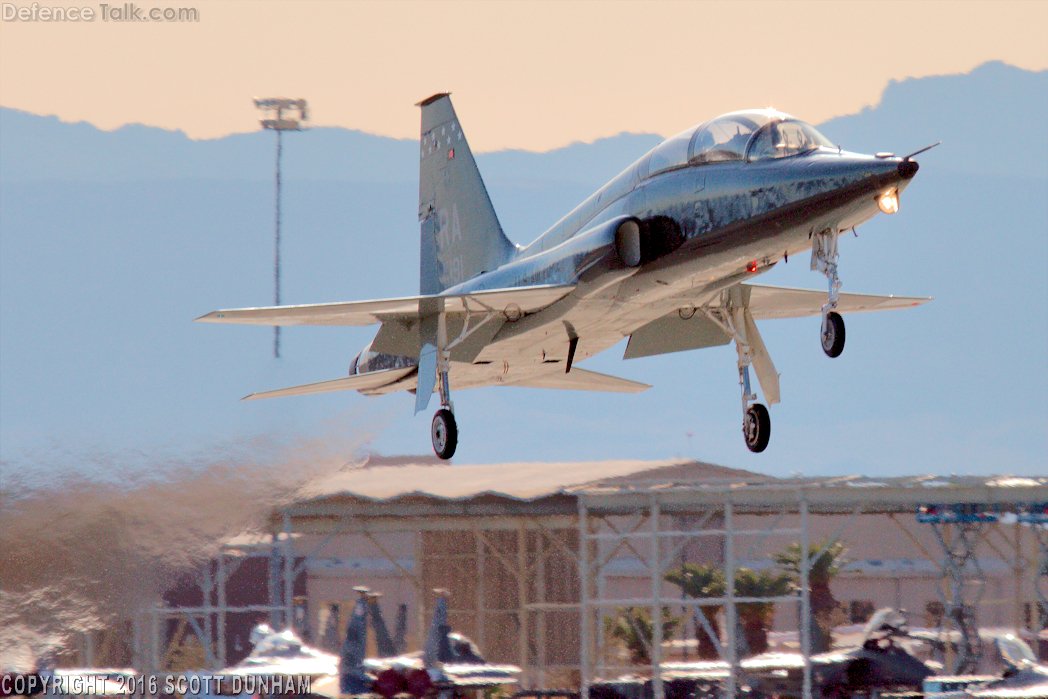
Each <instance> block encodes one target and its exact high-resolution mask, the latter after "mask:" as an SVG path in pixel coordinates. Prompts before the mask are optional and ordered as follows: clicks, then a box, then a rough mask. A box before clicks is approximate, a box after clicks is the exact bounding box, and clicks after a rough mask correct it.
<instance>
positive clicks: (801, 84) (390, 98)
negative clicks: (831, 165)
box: [0, 0, 1048, 150]
mask: <svg viewBox="0 0 1048 699" xmlns="http://www.w3.org/2000/svg"><path fill="white" fill-rule="evenodd" d="M33 4H35V3H31V2H27V0H14V1H13V2H10V3H7V2H6V0H5V5H4V7H5V8H8V6H9V5H13V6H14V7H15V8H32V5H33ZM62 5H64V6H71V5H76V6H79V7H90V8H92V9H93V10H94V13H95V17H94V21H92V22H83V21H80V22H70V21H66V22H41V21H36V22H32V21H29V22H26V21H17V20H16V21H3V22H0V104H3V105H4V106H7V107H15V108H18V109H23V110H27V111H30V112H34V113H38V114H55V115H57V116H59V117H60V118H61V119H63V120H65V121H80V120H86V121H89V122H91V123H93V124H95V125H97V126H99V127H102V128H105V129H112V128H116V127H119V126H121V125H122V124H125V123H129V122H130V123H134V122H141V123H145V124H150V125H155V126H162V127H165V128H169V129H182V130H184V131H185V132H186V133H188V134H189V135H190V136H191V137H193V138H212V137H217V136H222V135H225V134H228V133H232V132H243V131H250V130H253V129H255V128H258V123H257V118H258V113H257V111H256V110H255V109H254V107H253V105H252V103H251V97H253V96H261V97H269V96H286V97H292V98H298V97H304V98H306V99H307V100H309V104H310V106H311V108H312V117H313V123H314V124H316V125H324V126H328V125H337V126H345V127H349V128H355V129H361V130H364V131H368V132H371V133H377V134H383V135H389V136H396V137H402V138H417V137H418V129H419V116H418V111H417V110H416V109H415V108H414V107H413V106H412V105H413V104H414V103H415V102H418V101H419V100H421V99H423V98H425V97H427V96H429V95H430V94H432V93H434V92H438V91H445V90H448V91H452V92H453V93H454V94H455V104H456V107H457V109H458V111H459V114H460V116H462V118H463V120H464V122H465V124H466V127H467V130H468V133H469V135H470V140H471V143H472V145H473V147H474V149H476V150H498V149H502V148H524V149H530V150H548V149H550V148H555V147H558V146H562V145H565V144H568V143H570V142H572V141H592V140H593V139H596V138H600V137H602V136H610V135H614V134H617V133H620V132H623V131H634V132H655V133H661V134H664V135H669V134H672V133H675V132H677V131H680V130H683V129H685V128H687V127H688V126H690V125H692V124H695V123H697V122H700V121H703V120H705V119H707V118H709V117H711V116H714V115H716V114H719V113H722V112H726V111H731V110H735V109H742V108H748V107H763V106H774V107H776V108H778V109H781V110H783V111H787V112H790V113H793V114H795V115H797V116H799V117H801V118H803V119H806V120H808V121H811V122H814V123H818V122H821V121H823V120H825V119H828V118H830V117H833V116H837V115H841V114H848V113H853V112H855V111H857V110H859V109H861V108H862V107H863V106H864V105H867V104H871V103H872V102H874V101H875V100H877V99H878V97H879V95H880V93H881V91H882V90H883V88H884V86H885V85H886V84H887V82H888V81H889V80H892V79H896V80H901V79H904V78H907V77H920V76H926V75H939V74H948V73H963V72H967V71H969V70H970V69H972V68H974V67H975V66H977V65H979V64H980V63H983V62H985V61H987V60H1003V61H1005V62H1007V63H1010V64H1013V65H1016V66H1019V67H1022V68H1026V69H1030V70H1042V69H1046V68H1048V49H1046V48H1045V43H1044V29H1045V27H1046V26H1048V2H1045V1H1044V0H1033V1H1022V0H996V1H994V2H981V1H976V2H964V1H942V2H940V1H937V0H907V1H900V2H896V1H892V0H886V1H881V2H862V1H859V0H847V1H844V2H830V1H823V2H794V1H788V0H778V1H772V2H759V1H750V2H740V1H736V2H728V1H726V0H724V1H719V2H652V1H647V2H628V1H625V0H623V1H608V0H606V1H602V2H587V1H575V2H553V1H548V2H481V1H479V0H476V1H472V2H448V3H444V2H436V1H427V2H408V1H391V2H348V1H347V2H343V1H339V0H323V1H299V2H290V1H288V0H269V1H263V2H247V1H244V0H170V2H165V1H163V0H162V1H161V2H154V1H153V0H146V1H145V2H141V3H138V4H137V7H139V8H141V10H142V14H143V16H145V15H146V14H147V13H148V12H149V10H150V9H152V8H158V9H161V10H162V9H165V8H195V9H196V10H197V11H198V13H199V20H198V21H196V22H170V23H168V22H115V21H102V19H101V18H100V17H99V15H100V13H101V8H102V5H101V4H99V3H95V4H90V3H88V2H87V1H86V0H81V1H79V2H76V3H59V2H51V1H50V0H43V2H42V3H40V5H39V7H58V6H62ZM115 6H116V7H121V8H122V7H123V3H122V2H118V3H116V4H115ZM110 7H111V8H112V7H114V5H110ZM4 12H5V17H4V19H5V20H7V14H8V13H9V12H10V9H5V10H4Z"/></svg>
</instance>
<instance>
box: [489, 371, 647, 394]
mask: <svg viewBox="0 0 1048 699" xmlns="http://www.w3.org/2000/svg"><path fill="white" fill-rule="evenodd" d="M504 385H506V386H522V387H525V388H566V389H571V390H576V391H608V392H612V393H640V392H641V391H645V390H647V389H649V388H651V386H649V385H648V384H646V383H639V382H637V381H630V380H629V379H620V378H619V377H617V376H609V375H607V374H600V373H597V372H596V371H587V370H585V369H579V368H578V367H573V368H572V369H571V371H570V372H568V373H567V374H565V373H564V372H562V371H556V372H553V373H549V374H544V375H542V376H533V377H528V378H526V379H521V380H520V381H507V382H506V383H505V384H504Z"/></svg>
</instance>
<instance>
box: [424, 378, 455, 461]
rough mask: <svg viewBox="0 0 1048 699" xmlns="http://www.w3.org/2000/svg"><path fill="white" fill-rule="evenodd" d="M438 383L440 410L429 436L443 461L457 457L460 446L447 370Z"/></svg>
mask: <svg viewBox="0 0 1048 699" xmlns="http://www.w3.org/2000/svg"><path fill="white" fill-rule="evenodd" d="M438 381H439V383H440V410H438V411H437V413H436V415H434V416H433V422H432V423H431V425H430V430H429V434H430V438H431V439H432V440H433V451H434V452H435V453H436V455H437V456H438V457H439V458H441V459H450V458H451V457H452V456H454V455H455V448H456V447H457V446H458V425H457V424H456V422H455V407H454V406H453V405H452V404H451V389H450V387H449V385H448V372H447V370H446V369H444V370H442V371H441V372H440V374H439V379H438Z"/></svg>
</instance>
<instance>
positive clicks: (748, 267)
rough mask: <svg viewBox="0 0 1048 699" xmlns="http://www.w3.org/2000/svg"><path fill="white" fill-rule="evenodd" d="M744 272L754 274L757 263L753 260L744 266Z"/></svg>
mask: <svg viewBox="0 0 1048 699" xmlns="http://www.w3.org/2000/svg"><path fill="white" fill-rule="evenodd" d="M746 271H747V272H749V273H750V274H753V273H754V272H756V271H757V261H756V260H753V261H752V262H750V263H749V264H748V265H746Z"/></svg>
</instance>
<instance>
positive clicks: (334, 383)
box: [240, 367, 415, 400]
mask: <svg viewBox="0 0 1048 699" xmlns="http://www.w3.org/2000/svg"><path fill="white" fill-rule="evenodd" d="M413 371H415V367H403V368H400V369H383V370H382V371H370V372H368V373H366V374H356V375H354V376H347V377H346V378H344V379H333V380H331V381H320V382H318V383H307V384H305V385H302V386H292V387H290V388H278V389H277V390H275V391H263V392H262V393H252V394H251V395H250V396H245V397H243V398H241V399H240V400H256V399H258V398H281V397H284V396H308V395H310V394H312V393H330V392H332V391H360V390H364V389H369V388H379V387H380V386H387V385H389V384H391V383H393V382H395V381H399V380H400V379H402V378H404V377H405V376H407V375H408V374H410V373H411V372H413Z"/></svg>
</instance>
